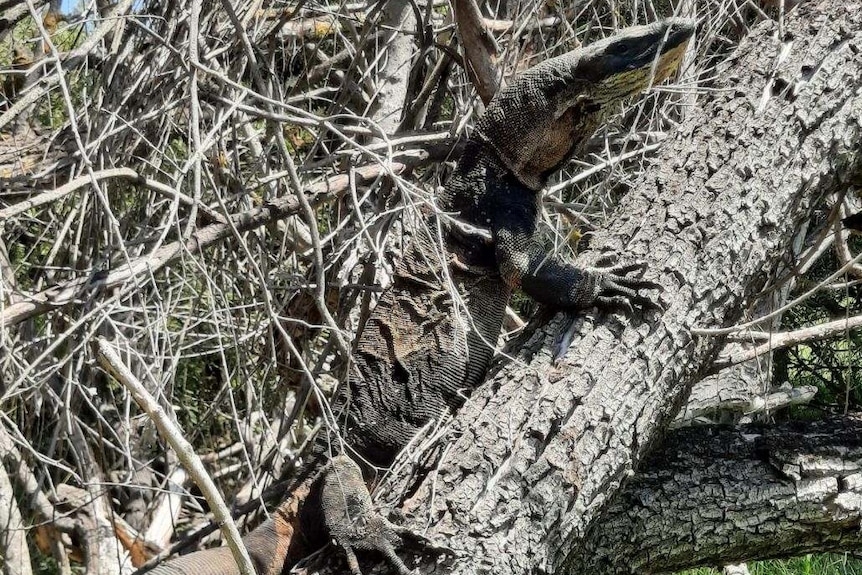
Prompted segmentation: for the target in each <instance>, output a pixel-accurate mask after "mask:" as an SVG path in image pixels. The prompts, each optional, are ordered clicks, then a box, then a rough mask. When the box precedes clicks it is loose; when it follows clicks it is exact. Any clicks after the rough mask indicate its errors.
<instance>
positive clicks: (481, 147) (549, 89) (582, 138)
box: [152, 19, 694, 575]
mask: <svg viewBox="0 0 862 575" xmlns="http://www.w3.org/2000/svg"><path fill="white" fill-rule="evenodd" d="M693 31H694V23H692V22H690V21H687V20H681V19H668V20H664V21H661V22H657V23H655V24H651V25H646V26H638V27H633V28H628V29H626V30H623V31H622V32H620V33H619V34H617V35H615V36H612V37H609V38H607V39H605V40H602V41H600V42H596V43H594V44H591V45H589V46H587V47H585V48H580V49H577V50H574V51H572V52H569V53H567V54H563V55H561V56H558V57H556V58H552V59H549V60H546V61H544V62H542V63H540V64H538V65H536V66H534V67H532V68H530V69H529V70H526V71H525V72H523V73H522V74H520V75H519V76H518V77H517V78H515V79H514V80H513V81H512V82H511V83H510V84H509V85H508V86H507V87H506V88H504V89H503V90H501V91H500V93H499V94H498V95H497V96H496V97H495V98H494V99H493V100H492V101H491V102H490V104H489V105H488V108H487V110H486V112H485V114H484V115H483V116H482V117H481V119H479V121H478V123H477V125H476V128H475V130H474V132H473V134H472V136H471V137H470V139H469V141H468V142H467V145H466V149H465V150H464V153H463V155H462V156H461V158H460V159H459V161H458V163H457V166H456V168H455V171H454V173H453V175H452V176H451V178H450V179H449V181H448V183H447V185H446V187H445V189H444V190H443V192H442V193H441V194H440V197H439V200H438V204H439V207H440V208H441V209H442V210H443V212H445V213H449V214H453V215H454V217H456V218H457V219H458V220H459V221H461V222H464V223H466V224H469V226H472V227H473V228H480V229H483V230H486V231H487V232H489V236H490V241H477V240H476V237H475V236H473V235H470V234H469V233H468V234H464V233H460V232H458V231H456V230H455V227H453V226H444V227H442V230H443V231H442V234H441V235H442V237H444V238H445V250H442V249H440V246H439V242H437V241H435V240H434V238H436V237H438V236H437V229H438V228H437V226H436V223H435V221H434V220H433V219H432V220H431V221H430V222H429V225H428V226H427V228H426V229H425V231H420V232H418V233H417V234H416V237H414V238H413V239H412V244H411V246H410V247H409V248H408V249H407V250H406V253H405V255H404V257H403V259H402V261H401V263H400V264H399V267H398V269H397V271H396V273H395V276H394V279H393V283H392V285H391V286H390V288H388V290H387V291H386V292H385V293H384V294H383V296H382V297H381V299H380V302H379V303H378V305H377V307H376V308H375V310H374V312H373V313H372V315H371V317H370V319H369V320H368V322H367V325H366V326H365V328H364V330H363V331H362V333H361V334H360V336H359V339H358V341H357V343H356V345H355V351H354V357H353V359H354V364H355V368H354V369H353V371H352V373H351V375H350V376H349V377H348V385H346V386H340V390H339V392H338V393H337V394H336V398H335V401H334V402H333V412H334V413H336V414H338V418H339V428H340V436H339V437H340V441H338V442H332V444H331V445H332V447H331V451H334V452H336V453H340V455H338V456H337V457H335V458H333V459H332V460H331V461H330V462H329V463H328V464H326V465H325V466H324V467H323V468H322V470H321V471H318V472H316V473H315V474H310V475H309V478H308V479H305V480H304V481H302V482H301V483H300V484H299V485H298V486H297V488H296V489H294V490H292V491H291V493H290V495H289V496H288V498H287V499H286V500H285V501H284V502H283V503H282V504H281V505H280V506H279V507H278V509H276V510H275V511H274V512H273V514H272V516H271V518H270V519H269V520H268V521H266V522H265V523H264V524H262V525H261V526H260V527H258V528H257V529H256V530H254V531H253V532H252V533H250V534H249V535H248V536H246V537H245V539H244V541H245V544H246V547H247V548H248V550H249V553H250V555H251V556H252V558H253V561H254V562H255V563H256V565H255V567H256V569H257V571H258V574H259V575H275V574H277V573H281V572H287V571H288V570H289V568H290V566H291V565H292V564H293V563H294V562H295V561H296V560H297V559H299V558H300V557H302V556H303V555H304V554H305V553H308V552H309V551H313V550H314V549H315V548H316V547H315V546H317V547H320V546H322V545H323V544H325V543H326V542H327V541H329V540H335V542H336V543H337V544H338V545H339V546H340V547H341V548H342V549H343V551H344V553H345V555H346V558H347V562H348V566H349V567H350V569H351V571H352V572H353V573H354V574H355V575H356V574H359V573H360V571H359V566H358V562H357V558H356V555H355V553H354V550H376V551H378V552H380V553H382V554H383V556H384V557H385V558H386V559H387V560H388V561H389V563H390V564H391V565H392V567H394V568H395V569H396V570H397V571H398V572H399V573H401V574H402V575H404V574H406V573H409V572H410V571H409V569H408V568H407V567H406V566H405V564H404V563H403V562H402V561H401V559H399V558H398V556H397V555H396V553H395V546H396V545H397V544H398V542H399V541H400V537H401V535H402V534H403V533H402V530H401V528H399V527H396V526H394V525H392V524H390V523H389V522H388V521H387V520H386V519H385V518H383V517H382V516H380V515H379V514H377V513H376V512H375V511H374V510H373V507H372V504H371V499H370V496H369V494H368V491H367V488H366V483H365V481H366V480H367V478H368V477H369V476H370V475H371V474H372V473H373V471H374V469H375V468H383V469H385V468H387V467H388V466H389V465H390V464H391V463H392V461H393V460H394V458H395V456H396V454H397V453H398V452H399V451H400V450H401V449H402V448H403V447H404V446H405V445H407V444H408V443H409V442H410V440H411V438H413V437H414V436H415V434H416V433H417V432H418V431H419V430H420V429H421V428H422V427H423V426H425V425H426V424H427V423H428V422H429V421H434V420H437V419H439V418H440V417H441V415H444V414H447V413H450V412H451V411H453V410H456V409H457V408H459V407H460V406H461V405H462V404H463V402H464V400H465V395H466V394H468V393H469V392H470V391H472V390H473V389H475V388H476V387H477V386H478V385H480V384H481V383H482V380H483V378H484V376H485V373H486V370H487V369H488V366H489V363H490V361H491V358H492V355H493V348H494V345H495V343H496V342H497V338H498V336H499V333H500V329H501V323H502V321H503V315H504V312H505V308H506V305H507V303H508V300H509V295H510V294H511V292H512V289H513V288H515V287H520V288H521V289H522V290H523V291H524V292H526V293H527V294H528V295H530V296H531V297H532V298H534V299H535V300H537V301H539V302H541V303H545V304H549V305H551V306H554V307H557V308H568V309H584V308H589V307H591V306H596V305H598V306H605V307H616V308H619V307H622V308H625V309H631V304H632V303H634V304H636V305H638V306H641V307H646V306H649V305H650V304H651V302H650V300H649V298H647V297H646V296H644V295H642V294H641V293H640V290H643V289H650V288H654V287H656V286H655V285H654V284H652V283H649V282H645V281H642V280H640V279H638V278H636V277H635V274H633V272H637V271H638V270H639V269H640V266H638V265H623V266H616V267H610V268H604V269H596V268H590V269H580V268H577V267H575V266H574V265H572V264H570V263H567V262H564V261H560V260H558V259H555V258H553V257H549V256H548V254H547V250H546V249H545V248H544V246H543V244H542V242H541V241H540V240H539V239H538V237H537V223H538V217H539V213H540V201H541V198H540V196H541V190H542V188H543V187H544V185H545V183H546V181H547V178H548V176H549V175H551V174H552V173H554V172H555V171H556V170H558V169H559V168H560V167H561V166H562V165H563V164H564V163H565V162H566V161H567V160H568V159H569V158H571V157H572V156H573V155H577V154H578V153H579V151H581V150H582V148H583V144H584V143H585V142H586V140H587V139H588V138H589V137H590V136H591V135H592V134H593V132H594V131H595V130H596V128H597V127H598V126H599V125H600V124H601V122H602V118H603V117H604V116H605V114H606V112H607V111H608V110H610V109H611V108H612V107H613V106H614V105H615V104H617V103H618V102H620V101H621V100H623V99H626V98H629V97H631V96H634V95H637V94H638V93H639V92H641V91H643V90H644V89H646V88H648V87H649V86H650V85H651V84H653V83H656V82H660V81H662V80H664V79H665V78H667V77H668V76H669V75H670V74H672V73H673V72H674V71H675V70H676V68H677V66H678V65H679V62H680V60H681V58H682V54H683V52H684V50H685V47H686V44H687V43H688V39H689V38H690V37H691V35H692V33H693ZM441 262H447V265H444V264H442V263H441ZM450 282H451V284H452V285H454V287H456V288H457V293H458V294H460V298H459V299H460V301H458V302H456V301H455V300H454V299H453V297H452V292H451V290H450V289H449V285H450ZM459 318H464V320H463V321H461V320H460V319H459ZM329 451H330V449H329V448H327V446H326V445H324V444H323V443H322V442H321V443H320V444H319V445H318V446H317V448H316V452H317V458H318V460H320V458H322V457H325V454H326V453H328V452H329ZM314 457H315V455H312V458H314ZM363 474H364V475H365V478H363ZM237 572H238V571H237V567H236V566H235V563H234V561H233V558H232V557H231V555H230V552H229V551H228V550H227V548H224V547H222V548H218V549H210V550H206V551H200V552H197V553H192V554H189V555H186V556H182V557H179V558H176V559H173V560H171V561H167V562H165V563H163V564H161V565H159V566H158V567H157V568H156V569H155V570H154V571H153V572H152V573H153V575H203V574H204V573H206V574H209V575H215V574H224V575H233V574H235V573H237Z"/></svg>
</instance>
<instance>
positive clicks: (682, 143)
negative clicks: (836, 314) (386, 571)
mask: <svg viewBox="0 0 862 575" xmlns="http://www.w3.org/2000/svg"><path fill="white" fill-rule="evenodd" d="M777 33H778V29H777V24H776V23H774V22H763V23H761V24H760V25H758V26H757V27H756V28H755V29H754V30H753V32H752V33H751V35H750V36H749V37H748V38H747V39H746V40H745V41H744V42H743V43H742V44H741V45H740V47H739V49H738V51H737V53H736V54H735V55H734V57H733V58H732V59H731V60H729V61H728V62H727V63H726V64H725V65H724V66H723V67H722V68H721V69H720V70H719V71H718V78H719V80H718V81H717V82H716V84H715V85H714V86H712V87H711V88H712V90H711V91H710V92H709V93H707V94H705V95H704V96H703V98H702V99H701V102H702V106H703V108H702V109H700V110H697V111H695V112H694V113H692V114H691V115H690V117H689V118H688V119H687V120H686V122H685V123H684V124H683V125H682V126H681V127H680V128H679V130H678V132H677V134H676V137H675V138H674V139H673V141H670V142H668V143H667V144H666V145H665V147H664V148H663V150H662V151H661V152H660V154H659V157H658V158H657V160H656V162H655V164H654V165H653V166H652V169H650V170H648V171H647V172H646V173H645V175H644V177H643V178H642V179H641V180H640V182H639V184H638V185H636V186H635V188H634V189H633V190H632V191H631V192H630V194H629V195H628V197H627V198H626V199H625V200H624V201H623V203H622V205H621V207H620V209H619V211H618V215H617V217H616V218H615V219H614V220H613V221H612V225H611V226H609V227H608V228H607V229H605V230H603V231H601V232H600V233H598V234H597V235H596V237H595V238H594V240H593V244H592V245H593V246H594V248H595V250H594V251H593V252H591V253H590V254H587V255H586V257H585V259H584V260H583V262H582V263H584V262H588V261H595V259H596V258H597V257H598V256H599V255H601V254H619V255H620V256H621V257H622V258H623V259H624V260H626V261H628V260H634V259H640V260H643V261H645V262H646V263H647V265H648V269H649V272H648V273H647V277H648V278H649V279H655V280H657V281H659V282H660V283H661V284H662V285H663V286H664V291H663V293H662V294H661V300H662V302H663V304H664V306H665V309H666V311H665V312H663V313H651V314H649V315H648V316H647V317H645V318H642V317H633V318H630V319H628V318H624V317H622V316H619V315H613V316H600V315H595V314H592V313H589V314H585V315H581V316H578V317H577V318H575V320H574V321H575V325H574V331H575V336H574V339H573V341H572V344H571V346H570V348H569V351H568V353H567V354H566V355H565V357H564V358H562V360H561V361H559V362H557V363H556V364H554V363H552V361H551V353H552V349H553V347H554V344H555V343H556V341H557V340H558V337H559V334H560V332H561V331H562V330H564V329H565V328H566V326H567V321H568V318H567V317H565V316H563V315H560V316H557V317H556V318H555V319H554V320H553V321H551V322H550V323H548V324H546V325H545V326H543V327H541V328H539V329H537V330H536V331H535V332H534V333H533V334H532V335H531V336H530V337H529V339H528V340H527V341H526V343H525V344H524V345H523V346H522V347H521V349H520V351H519V352H518V353H517V354H516V360H517V361H512V362H510V363H508V364H507V365H505V366H503V367H502V368H501V369H500V370H498V371H497V373H495V374H494V375H493V377H491V378H490V381H489V382H487V383H486V384H485V385H484V386H483V387H482V388H481V389H480V390H478V391H477V393H476V394H474V396H473V397H472V398H471V399H470V401H468V403H467V404H466V405H465V407H464V408H463V409H462V410H461V411H460V412H459V414H458V415H457V416H456V418H455V420H454V422H453V423H452V424H451V425H450V426H449V433H448V436H446V437H445V438H444V439H443V440H442V441H441V442H438V444H437V451H438V452H439V453H442V457H441V458H440V459H439V461H437V463H436V465H435V466H434V467H433V471H431V472H430V473H428V475H427V477H426V478H425V479H424V480H423V481H422V482H421V484H420V485H419V486H418V487H417V488H415V489H414V490H412V491H411V496H410V498H409V499H408V500H406V501H400V498H401V497H402V495H401V494H403V493H405V486H406V485H408V483H409V481H410V479H409V478H408V477H406V476H407V475H408V473H409V472H408V471H402V472H401V473H400V474H398V475H399V476H398V477H396V479H394V480H393V481H392V482H390V483H388V484H385V485H384V488H385V490H386V493H384V494H382V495H381V499H382V500H383V501H385V502H386V503H388V504H390V505H399V504H400V505H401V507H402V511H403V512H404V513H405V515H406V517H407V519H408V525H409V526H410V527H412V528H416V529H420V530H424V532H425V533H426V534H427V535H428V536H429V537H431V538H432V539H434V540H436V541H438V542H440V543H443V544H445V545H447V546H449V547H451V548H452V549H453V550H455V552H456V555H455V556H454V557H452V556H449V557H446V558H442V559H441V558H440V557H437V556H433V557H432V556H430V555H429V556H428V557H418V558H417V559H418V564H419V567H420V572H422V573H441V572H443V573H450V574H460V573H511V574H515V575H517V574H521V573H580V572H588V571H583V570H582V569H581V565H580V563H581V559H582V557H583V550H582V548H581V546H582V545H583V538H584V537H585V535H586V534H587V532H588V529H589V528H590V527H591V526H593V525H594V524H595V525H597V524H598V521H597V520H598V519H599V518H600V515H601V513H602V511H603V510H605V509H606V508H607V505H608V503H609V502H610V501H611V500H612V499H613V497H614V495H616V493H617V492H618V491H619V490H620V488H621V486H622V484H623V482H624V481H625V480H626V479H628V478H630V477H631V476H632V475H633V474H634V471H635V469H636V468H637V467H638V466H639V464H640V462H641V461H642V460H643V458H644V457H645V456H646V454H647V453H648V451H649V450H650V448H651V447H653V446H655V445H656V444H657V443H658V442H660V440H661V438H662V436H663V435H664V432H665V429H666V427H667V425H668V423H669V422H670V421H671V420H672V418H673V417H674V416H675V415H676V413H677V412H678V410H679V407H680V406H681V405H682V404H683V403H684V401H685V400H686V397H687V394H688V390H689V388H690V386H691V385H692V384H693V383H694V382H696V381H698V380H700V379H702V376H703V375H704V373H705V372H706V371H707V370H708V368H709V366H710V364H711V363H712V361H713V360H714V359H715V356H716V354H717V353H718V351H719V350H720V349H721V347H722V345H723V343H724V342H723V338H718V337H701V338H694V337H693V336H692V335H691V334H690V331H689V330H690V328H692V327H700V328H710V327H724V326H730V325H733V324H734V323H736V322H738V321H739V320H740V318H741V317H742V315H743V313H744V311H745V309H746V307H747V306H748V305H750V304H751V303H752V301H753V300H754V299H755V296H756V295H757V293H758V291H759V290H760V288H761V287H762V285H763V282H764V280H765V279H766V277H767V275H768V271H769V270H770V269H771V268H772V267H773V266H775V265H776V264H777V263H778V261H779V259H780V257H779V256H780V255H781V254H782V253H783V252H785V250H787V249H789V245H790V242H791V241H792V238H793V236H794V231H795V230H796V229H797V228H798V227H799V226H800V225H801V224H802V222H804V221H806V220H807V219H808V217H809V215H810V211H811V209H812V206H813V205H816V203H817V202H818V201H819V200H820V199H821V198H822V197H823V195H824V194H827V193H829V192H831V191H834V190H836V189H840V188H841V187H842V186H843V185H844V181H843V178H847V177H849V176H850V175H851V174H853V173H858V171H859V169H860V164H862V158H860V154H859V140H860V135H862V93H860V85H862V2H860V1H858V0H854V1H850V2H845V1H840V0H828V1H822V2H808V3H804V4H803V5H801V6H800V7H799V8H798V9H797V10H796V11H795V12H794V13H792V14H791V15H790V16H789V17H788V18H787V21H786V27H785V31H784V40H786V41H787V42H789V43H787V44H783V43H782V41H781V39H778V38H777ZM379 491H381V492H382V491H384V489H381V490H379ZM338 567H340V565H331V566H328V567H327V569H324V570H323V571H321V572H336V571H337V569H338ZM329 569H334V571H330V570H329Z"/></svg>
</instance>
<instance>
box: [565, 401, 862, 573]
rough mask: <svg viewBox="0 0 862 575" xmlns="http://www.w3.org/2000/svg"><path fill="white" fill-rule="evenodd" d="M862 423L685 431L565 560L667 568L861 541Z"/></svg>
mask: <svg viewBox="0 0 862 575" xmlns="http://www.w3.org/2000/svg"><path fill="white" fill-rule="evenodd" d="M860 470H862V418H860V417H859V416H858V415H857V416H852V417H848V418H846V419H843V418H835V419H832V420H828V421H820V422H816V423H806V424H799V423H794V424H787V425H782V426H776V427H775V428H771V429H770V428H764V427H754V426H752V427H748V428H742V429H732V428H706V427H698V428H690V429H685V430H680V431H677V432H674V433H673V434H671V435H670V436H668V438H667V440H666V441H665V442H664V444H663V445H662V447H661V448H660V449H659V450H658V451H657V452H656V453H655V454H653V455H651V456H650V457H649V458H648V459H647V460H646V461H645V462H644V464H643V465H642V466H641V471H640V472H639V473H638V476H637V477H636V478H635V479H633V480H632V481H631V482H630V483H629V484H628V485H627V486H626V488H625V489H624V490H623V492H622V493H621V494H620V496H619V497H617V498H616V499H615V500H614V502H613V504H612V505H611V507H610V509H608V512H607V513H606V514H605V515H604V516H603V517H602V519H601V521H600V522H599V524H597V525H596V528H595V529H593V530H592V531H591V532H590V534H589V535H588V537H587V539H586V541H585V544H584V545H583V546H582V547H580V549H579V556H577V557H573V558H572V559H573V561H574V562H576V563H577V564H578V565H579V567H580V572H581V573H594V574H596V575H610V574H630V573H631V574H635V573H638V574H647V573H664V572H673V571H677V570H681V569H687V568H691V567H696V566H699V565H721V564H726V563H731V562H734V561H740V560H742V559H761V558H768V557H779V556H793V555H802V554H805V553H810V552H815V551H840V550H846V549H849V548H851V547H852V548H857V549H858V547H859V545H860V544H862V532H860V531H859V522H860V519H862V473H860Z"/></svg>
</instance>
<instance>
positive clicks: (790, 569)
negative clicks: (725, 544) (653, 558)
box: [679, 554, 862, 575]
mask: <svg viewBox="0 0 862 575" xmlns="http://www.w3.org/2000/svg"><path fill="white" fill-rule="evenodd" d="M748 568H749V570H750V571H751V575H862V561H860V560H858V559H854V558H852V557H850V556H849V555H827V554H824V555H805V556H803V557H795V558H793V559H786V560H783V561H757V562H753V563H749V564H748ZM720 574H721V572H720V571H716V570H715V569H708V568H702V569H693V570H691V571H684V572H682V573H680V574H679V575H720Z"/></svg>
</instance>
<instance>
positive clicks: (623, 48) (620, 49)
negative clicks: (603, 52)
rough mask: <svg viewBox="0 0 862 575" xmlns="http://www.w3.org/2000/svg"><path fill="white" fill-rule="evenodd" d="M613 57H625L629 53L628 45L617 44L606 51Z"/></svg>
mask: <svg viewBox="0 0 862 575" xmlns="http://www.w3.org/2000/svg"><path fill="white" fill-rule="evenodd" d="M608 52H610V53H611V54H613V55H614V56H625V55H626V54H628V53H629V45H628V44H627V43H626V42H617V43H616V44H614V45H613V46H611V47H610V48H609V49H608Z"/></svg>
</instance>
